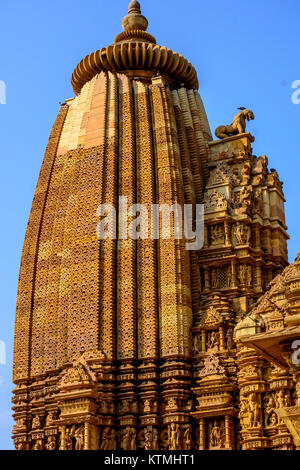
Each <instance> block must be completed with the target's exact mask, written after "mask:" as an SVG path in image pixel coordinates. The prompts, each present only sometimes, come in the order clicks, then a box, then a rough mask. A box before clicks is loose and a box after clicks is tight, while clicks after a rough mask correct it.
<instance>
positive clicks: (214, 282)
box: [211, 268, 218, 289]
mask: <svg viewBox="0 0 300 470" xmlns="http://www.w3.org/2000/svg"><path fill="white" fill-rule="evenodd" d="M211 287H212V289H216V288H217V287H218V271H217V270H216V268H213V269H212V271H211Z"/></svg>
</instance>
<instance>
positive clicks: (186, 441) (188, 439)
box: [182, 424, 192, 450]
mask: <svg viewBox="0 0 300 470" xmlns="http://www.w3.org/2000/svg"><path fill="white" fill-rule="evenodd" d="M182 440H183V447H184V450H191V448H192V427H191V425H190V424H189V425H188V427H187V428H186V430H185V431H184V433H183V439H182Z"/></svg>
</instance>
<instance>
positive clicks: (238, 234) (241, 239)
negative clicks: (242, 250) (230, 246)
mask: <svg viewBox="0 0 300 470" xmlns="http://www.w3.org/2000/svg"><path fill="white" fill-rule="evenodd" d="M234 235H235V238H236V241H237V245H245V244H246V243H249V242H250V238H251V229H250V227H249V226H246V225H244V224H241V223H239V222H238V223H237V224H236V226H235V229H234Z"/></svg>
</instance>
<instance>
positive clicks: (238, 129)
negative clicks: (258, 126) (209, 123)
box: [215, 108, 254, 139]
mask: <svg viewBox="0 0 300 470" xmlns="http://www.w3.org/2000/svg"><path fill="white" fill-rule="evenodd" d="M238 109H240V110H241V111H240V112H239V113H238V114H237V115H236V116H235V117H234V119H233V122H232V124H230V125H229V126H219V127H217V129H216V131H215V135H216V137H218V138H219V139H226V137H231V136H233V135H238V134H244V133H245V131H246V120H247V121H251V120H253V119H254V114H253V111H251V110H250V109H246V108H238Z"/></svg>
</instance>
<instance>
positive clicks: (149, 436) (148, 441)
mask: <svg viewBox="0 0 300 470" xmlns="http://www.w3.org/2000/svg"><path fill="white" fill-rule="evenodd" d="M152 445H153V432H152V429H151V428H147V429H146V431H145V444H144V449H145V450H152Z"/></svg>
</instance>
